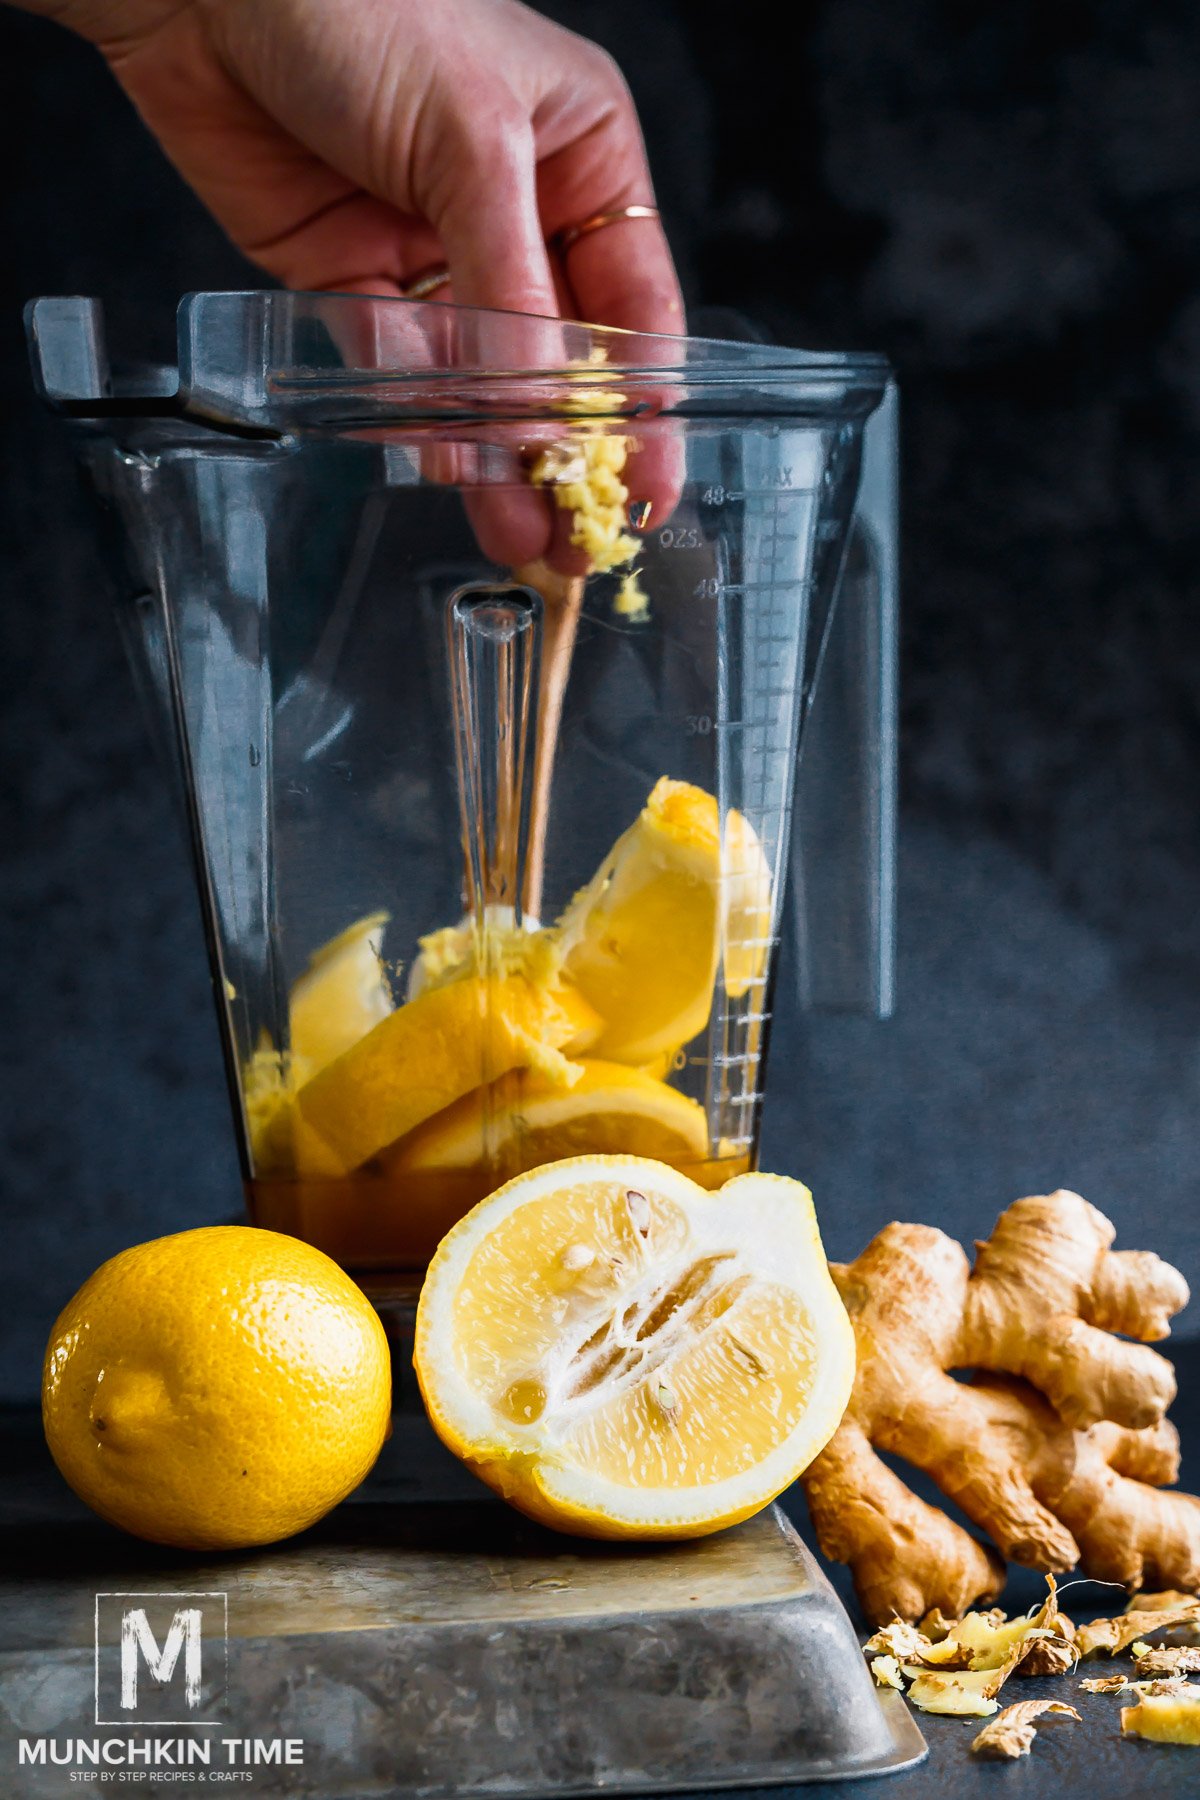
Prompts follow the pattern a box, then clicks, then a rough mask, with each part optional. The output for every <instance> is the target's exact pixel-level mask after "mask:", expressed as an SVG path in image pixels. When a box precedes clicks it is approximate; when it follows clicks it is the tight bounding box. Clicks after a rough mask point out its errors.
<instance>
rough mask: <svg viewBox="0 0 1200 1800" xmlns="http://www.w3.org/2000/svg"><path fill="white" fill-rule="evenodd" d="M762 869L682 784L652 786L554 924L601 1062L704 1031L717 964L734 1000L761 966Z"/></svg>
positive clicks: (641, 1054)
mask: <svg viewBox="0 0 1200 1800" xmlns="http://www.w3.org/2000/svg"><path fill="white" fill-rule="evenodd" d="M770 898H771V873H770V868H769V865H768V864H767V861H766V858H765V856H764V854H763V850H762V846H761V844H760V843H759V841H758V837H757V835H756V834H755V831H754V828H753V826H752V825H751V824H750V822H749V820H748V819H746V818H744V817H743V816H742V815H741V814H740V813H737V812H731V813H730V815H729V817H728V819H727V821H726V830H725V844H724V849H722V843H721V832H720V825H719V821H718V812H717V802H716V799H715V798H714V796H713V795H712V794H709V793H706V792H705V791H704V789H703V788H699V787H694V786H692V784H691V783H690V782H686V781H672V780H670V779H669V778H668V777H667V776H663V777H662V779H661V780H660V781H658V782H657V783H656V784H655V786H654V790H653V792H652V793H651V795H650V797H649V799H648V800H647V802H646V804H645V806H644V807H643V808H642V811H641V813H640V814H639V816H638V818H637V819H636V820H635V822H634V824H633V825H631V826H630V828H629V830H628V831H626V832H624V833H623V834H622V836H621V837H619V838H618V839H617V842H616V843H615V844H614V845H613V847H612V849H611V850H610V851H609V853H608V855H607V856H606V857H605V859H604V861H603V863H601V865H600V868H599V869H598V870H597V872H596V874H595V875H594V876H593V878H592V880H591V881H590V882H589V883H588V885H587V886H586V887H585V888H583V889H582V890H581V891H580V892H579V893H578V894H577V895H576V896H575V898H574V900H572V901H571V903H570V905H569V906H568V907H567V909H566V911H565V912H564V913H563V915H562V918H561V920H560V921H559V924H558V927H557V937H558V942H559V947H560V950H561V953H562V961H563V970H564V973H565V974H566V976H567V977H568V978H569V979H570V980H571V981H572V982H573V983H574V984H575V986H576V987H577V988H578V990H579V991H580V993H582V994H583V996H584V998H585V999H586V1000H588V1001H589V1002H590V1004H591V1005H592V1006H593V1007H594V1008H595V1009H596V1011H597V1012H598V1013H599V1014H600V1017H601V1018H602V1019H603V1021H604V1025H603V1029H602V1030H601V1032H600V1035H599V1037H598V1038H597V1039H596V1041H595V1042H594V1043H593V1044H592V1045H591V1046H590V1048H591V1050H592V1052H593V1053H594V1054H595V1055H596V1056H599V1057H602V1058H605V1059H610V1060H615V1061H617V1062H629V1063H652V1062H654V1061H655V1059H657V1058H658V1057H660V1056H661V1055H662V1054H663V1052H665V1051H670V1050H674V1049H675V1048H676V1047H677V1046H678V1045H680V1044H686V1043H687V1042H689V1040H690V1039H692V1038H694V1037H695V1036H696V1034H697V1033H698V1032H700V1031H702V1030H703V1029H704V1027H705V1025H706V1024H707V1023H708V1018H709V1014H710V1013H711V1011H712V1001H713V987H714V983H715V981H716V976H717V965H718V957H719V956H720V954H721V952H722V949H724V953H725V965H726V982H727V987H728V991H729V993H730V994H732V995H734V996H735V997H737V996H739V995H741V994H744V993H745V992H746V991H747V989H748V988H749V987H750V986H751V985H752V983H753V981H754V980H755V979H756V978H757V977H759V976H761V974H762V973H763V971H764V969H765V966H766V955H767V932H768V931H769V929H770Z"/></svg>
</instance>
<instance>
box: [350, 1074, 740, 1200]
mask: <svg viewBox="0 0 1200 1800" xmlns="http://www.w3.org/2000/svg"><path fill="white" fill-rule="evenodd" d="M580 1067H581V1068H582V1070H583V1073H582V1075H581V1076H580V1077H579V1080H578V1081H576V1082H575V1084H574V1085H573V1086H572V1087H569V1088H564V1087H563V1085H562V1083H561V1082H558V1083H556V1082H553V1081H550V1080H548V1079H547V1077H546V1076H545V1075H543V1074H540V1073H538V1072H536V1071H534V1070H521V1071H519V1072H516V1073H514V1074H511V1075H506V1076H505V1077H504V1079H503V1080H501V1081H496V1082H493V1083H492V1084H491V1086H490V1087H487V1088H478V1089H476V1090H475V1092H474V1093H472V1094H468V1095H467V1096H466V1097H465V1098H464V1099H462V1100H459V1101H458V1102H457V1103H456V1104H455V1105H454V1106H451V1107H448V1108H447V1109H446V1111H445V1112H443V1113H439V1114H438V1116H437V1118H436V1119H430V1121H429V1123H428V1124H427V1125H423V1126H422V1127H421V1128H420V1130H418V1131H415V1132H413V1133H412V1135H411V1136H410V1137H407V1138H405V1139H404V1141H403V1142H402V1143H400V1144H398V1145H397V1146H396V1148H395V1150H393V1151H390V1152H388V1153H386V1155H385V1156H384V1157H381V1158H380V1162H381V1164H382V1165H383V1166H384V1167H385V1168H386V1171H387V1173H388V1175H389V1176H393V1177H396V1178H400V1177H402V1176H404V1175H427V1174H432V1173H433V1172H434V1171H436V1170H442V1169H445V1170H459V1169H476V1168H486V1167H491V1168H494V1169H498V1170H502V1171H504V1172H505V1173H509V1174H515V1173H516V1171H517V1170H518V1169H520V1168H530V1167H534V1166H537V1165H538V1164H540V1163H545V1162H553V1161H555V1160H556V1159H557V1158H559V1157H564V1156H577V1155H579V1154H581V1153H582V1152H584V1151H592V1152H607V1151H618V1150H619V1151H623V1152H627V1153H628V1154H630V1155H633V1156H655V1157H659V1158H661V1159H662V1160H664V1161H670V1162H688V1161H695V1162H700V1161H702V1160H703V1159H704V1157H705V1156H707V1154H708V1127H707V1124H706V1121H705V1117H704V1108H703V1107H702V1106H699V1105H697V1103H696V1101H694V1100H689V1099H688V1097H687V1095H686V1094H681V1093H679V1092H678V1090H677V1089H675V1088H672V1087H668V1086H667V1084H666V1082H665V1081H657V1080H655V1079H654V1077H653V1076H651V1075H646V1074H643V1073H642V1071H641V1070H640V1069H627V1068H625V1067H624V1066H623V1065H622V1064H620V1063H610V1062H598V1061H594V1060H584V1061H583V1062H582V1063H581V1065H580Z"/></svg>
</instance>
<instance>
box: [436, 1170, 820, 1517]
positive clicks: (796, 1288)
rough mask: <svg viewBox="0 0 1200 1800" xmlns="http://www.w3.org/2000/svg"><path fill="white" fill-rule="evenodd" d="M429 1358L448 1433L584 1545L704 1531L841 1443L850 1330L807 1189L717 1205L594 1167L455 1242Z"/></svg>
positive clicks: (497, 1203) (534, 1192) (720, 1197)
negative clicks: (585, 1539)
mask: <svg viewBox="0 0 1200 1800" xmlns="http://www.w3.org/2000/svg"><path fill="white" fill-rule="evenodd" d="M414 1364H415V1367H416V1371H417V1378H418V1381H419V1382H420V1386H421V1393H422V1395H423V1397H424V1400H425V1405H426V1407H427V1409H428V1412H429V1416H430V1418H431V1420H432V1421H433V1424H434V1427H435V1429H436V1430H437V1432H438V1435H439V1436H440V1437H441V1439H442V1441H443V1442H444V1443H445V1444H446V1445H447V1446H448V1447H449V1448H450V1449H451V1450H452V1451H454V1453H455V1454H456V1455H457V1456H459V1457H460V1458H462V1460H463V1461H464V1462H465V1463H467V1464H468V1465H469V1466H470V1467H471V1468H472V1469H474V1471H475V1472H476V1474H478V1475H479V1476H481V1477H482V1479H483V1480H484V1481H485V1482H487V1483H488V1485H489V1486H491V1487H493V1488H495V1489H496V1490H497V1491H498V1492H499V1493H501V1494H503V1495H504V1497H505V1498H506V1499H508V1500H510V1501H511V1502H512V1503H513V1505H514V1506H517V1507H518V1508H520V1510H521V1511H522V1512H525V1513H528V1514H529V1515H530V1516H531V1517H533V1518H535V1519H540V1520H542V1521H543V1522H544V1523H546V1524H548V1525H551V1526H554V1527H557V1528H558V1529H559V1530H563V1531H572V1532H577V1533H579V1534H581V1535H583V1536H589V1537H613V1538H617V1537H628V1538H684V1537H698V1536H702V1535H703V1534H704V1533H706V1532H710V1531H715V1530H717V1529H719V1528H720V1527H721V1526H725V1525H732V1524H734V1523H736V1522H737V1520H739V1519H744V1518H747V1517H748V1516H749V1515H750V1514H751V1513H754V1512H757V1511H758V1509H759V1508H760V1507H762V1506H765V1505H766V1504H767V1502H768V1501H770V1500H771V1499H773V1498H774V1497H775V1495H776V1494H778V1493H779V1492H781V1490H782V1489H783V1488H785V1487H787V1486H788V1484H789V1483H790V1482H791V1481H793V1480H794V1479H795V1477H796V1476H797V1475H798V1474H799V1473H800V1472H801V1470H803V1469H804V1468H806V1467H807V1466H808V1464H809V1462H810V1461H811V1460H812V1458H813V1457H814V1456H816V1455H817V1453H818V1452H819V1451H820V1450H821V1449H822V1448H823V1447H824V1445H825V1444H826V1443H827V1442H828V1440H829V1438H830V1437H831V1436H832V1434H833V1432H834V1430H835V1428H836V1426H837V1424H838V1421H839V1419H840V1418H841V1415H842V1411H843V1409H844V1407H845V1406H846V1403H847V1401H848V1399H849V1396H850V1389H851V1385H852V1383H853V1379H854V1334H853V1331H852V1329H851V1326H850V1321H849V1319H848V1318H847V1316H846V1312H845V1309H844V1307H843V1305H842V1302H841V1300H840V1299H839V1297H838V1293H837V1290H836V1288H835V1287H834V1285H833V1281H832V1279H831V1277H830V1274H829V1270H828V1267H827V1265H826V1262H825V1256H824V1252H823V1251H822V1248H821V1239H820V1235H819V1233H818V1230H817V1221H816V1215H815V1213H814V1211H813V1204H812V1197H811V1195H810V1194H809V1192H808V1189H807V1188H805V1187H803V1186H802V1185H801V1184H800V1183H799V1182H798V1181H789V1180H787V1179H785V1178H783V1177H781V1176H775V1175H740V1176H737V1177H735V1178H734V1180H732V1181H730V1182H727V1183H726V1185H725V1186H724V1187H723V1188H720V1189H718V1190H717V1191H716V1192H710V1191H708V1190H706V1189H704V1188H701V1187H698V1186H697V1185H696V1184H695V1183H694V1182H692V1181H689V1180H688V1179H687V1177H686V1176H684V1175H681V1174H678V1173H677V1172H676V1171H675V1170H673V1169H669V1168H667V1167H666V1166H664V1165H663V1164H662V1163H658V1162H651V1161H649V1160H646V1159H644V1158H640V1157H627V1156H584V1157H573V1158H570V1159H569V1160H567V1161H565V1162H557V1163H550V1164H549V1165H547V1166H546V1167H545V1168H542V1169H537V1170H534V1171H533V1172H532V1173H530V1174H527V1175H521V1176H518V1178H517V1179H516V1180H515V1181H511V1182H509V1183H508V1184H507V1186H505V1187H502V1188H501V1189H499V1191H498V1192H497V1193H495V1194H493V1195H492V1196H491V1197H490V1198H489V1199H487V1200H484V1201H483V1202H482V1203H481V1204H480V1205H479V1206H477V1207H475V1208H474V1210H473V1211H472V1212H470V1213H468V1214H467V1215H466V1217H465V1218H464V1219H461V1220H460V1221H459V1223H458V1224H457V1225H456V1226H454V1228H453V1229H452V1230H451V1231H450V1232H449V1234H448V1235H447V1236H446V1237H445V1238H444V1239H443V1240H442V1243H441V1245H440V1246H439V1248H438V1251H437V1253H436V1255H435V1256H434V1259H433V1262H432V1263H431V1264H430V1268H429V1272H428V1274H427V1276H426V1278H425V1285H424V1287H423V1289H422V1291H421V1300H420V1306H419V1309H418V1313H417V1328H416V1343H415V1354H414Z"/></svg>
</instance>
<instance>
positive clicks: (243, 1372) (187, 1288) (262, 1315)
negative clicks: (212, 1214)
mask: <svg viewBox="0 0 1200 1800" xmlns="http://www.w3.org/2000/svg"><path fill="white" fill-rule="evenodd" d="M390 1413H391V1370H390V1363H389V1358H388V1345H387V1338H386V1337H385V1335H384V1331H383V1327H382V1325H381V1324H380V1323H379V1319H378V1318H377V1316H376V1314H375V1312H374V1311H373V1310H372V1308H371V1306H370V1304H369V1303H368V1301H367V1300H366V1299H365V1298H364V1296H363V1295H362V1293H361V1292H360V1291H359V1289H358V1288H357V1287H356V1286H355V1285H354V1283H353V1282H352V1281H351V1280H350V1277H349V1276H348V1275H346V1274H344V1273H343V1271H342V1270H341V1269H339V1267H338V1266H337V1264H336V1263H335V1262H332V1261H331V1260H330V1258H329V1257H327V1256H325V1255H323V1254H322V1252H321V1251H319V1250H314V1249H313V1248H312V1247H311V1245H308V1244H302V1243H300V1242H299V1241H298V1240H297V1239H296V1238H290V1237H284V1236H282V1235H281V1234H279V1233H278V1232H273V1231H258V1230H254V1229H252V1228H251V1227H250V1226H243V1225H217V1226H211V1227H208V1228H205V1229H201V1230H198V1231H181V1232H177V1233H176V1234H174V1235H173V1236H171V1237H163V1238H155V1239H154V1240H153V1241H152V1242H150V1243H148V1244H138V1245H136V1246H135V1247H134V1248H133V1249H131V1250H123V1251H122V1252H121V1254H120V1255H119V1256H114V1257H113V1258H112V1260H111V1261H110V1262H106V1263H105V1264H104V1265H103V1266H102V1267H101V1268H99V1269H97V1270H96V1273H95V1274H94V1275H93V1276H91V1277H90V1279H89V1280H87V1281H85V1282H84V1284H83V1286H82V1287H81V1288H80V1290H79V1292H78V1293H77V1294H76V1295H75V1298H74V1299H73V1300H72V1301H71V1302H70V1304H69V1305H68V1306H67V1307H66V1308H65V1309H64V1311H63V1312H62V1314H61V1315H60V1317H59V1319H58V1321H57V1323H56V1324H55V1326H54V1329H53V1331H52V1332H51V1334H50V1342H49V1345H48V1346H47V1349H46V1364H45V1369H44V1372H43V1377H42V1419H43V1422H44V1425H45V1429H46V1440H47V1442H48V1443H49V1445H50V1450H51V1454H52V1455H53V1457H54V1460H55V1462H56V1463H57V1464H58V1466H59V1468H60V1469H61V1471H62V1473H63V1475H64V1476H65V1477H66V1479H67V1481H68V1482H69V1483H70V1485H71V1486H72V1487H73V1488H74V1490H75V1492H76V1493H77V1494H78V1495H79V1497H80V1499H81V1500H85V1501H86V1502H87V1504H88V1505H89V1506H91V1507H93V1508H94V1509H95V1511H96V1512H98V1513H99V1514H100V1516H101V1518H104V1519H108V1520H109V1521H110V1522H111V1523H112V1524H114V1525H120V1526H122V1527H123V1528H124V1529H125V1530H126V1531H131V1532H133V1533H134V1535H135V1536H136V1537H142V1538H149V1539H150V1540H151V1541H152V1542H154V1543H159V1544H174V1545H177V1546H179V1547H180V1548H182V1549H188V1550H217V1549H241V1548H244V1547H246V1546H248V1545H251V1544H270V1543H274V1542H275V1541H276V1540H277V1539H279V1538H285V1537H290V1536H291V1535H292V1534H293V1532H297V1531H303V1530H304V1529H305V1527H306V1526H308V1525H312V1524H314V1523H315V1522H316V1521H317V1520H318V1519H319V1518H321V1517H322V1516H323V1515H324V1514H325V1513H327V1512H328V1511H329V1510H330V1508H331V1507H333V1506H336V1505H337V1503H338V1501H339V1500H343V1499H345V1497H346V1495H347V1494H348V1493H350V1492H351V1490H352V1489H353V1488H355V1487H357V1486H358V1484H359V1482H360V1481H361V1480H362V1479H363V1477H364V1476H365V1475H366V1474H367V1472H368V1470H369V1469H370V1468H371V1465H372V1464H373V1463H374V1461H375V1459H376V1457H377V1456H378V1455H379V1451H380V1448H381V1446H382V1444H383V1441H384V1438H385V1437H386V1436H387V1432H388V1422H389V1417H390Z"/></svg>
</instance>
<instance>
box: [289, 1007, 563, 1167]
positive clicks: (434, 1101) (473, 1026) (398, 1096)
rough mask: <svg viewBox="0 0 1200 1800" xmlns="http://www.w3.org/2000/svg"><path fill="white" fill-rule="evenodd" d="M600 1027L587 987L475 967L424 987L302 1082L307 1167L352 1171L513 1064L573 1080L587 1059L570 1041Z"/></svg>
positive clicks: (297, 1116)
mask: <svg viewBox="0 0 1200 1800" xmlns="http://www.w3.org/2000/svg"><path fill="white" fill-rule="evenodd" d="M594 1029H595V1021H594V1018H593V1016H592V1015H591V1012H590V1009H589V1008H588V1007H587V1006H586V1003H585V1002H583V1001H581V1000H580V999H579V997H578V996H577V995H575V994H572V993H570V992H567V991H563V992H561V993H558V994H556V993H555V992H552V991H551V990H550V989H549V988H545V987H540V986H537V985H535V984H534V983H533V982H530V981H527V980H526V979H525V978H524V977H523V976H519V975H513V976H506V977H495V978H490V979H484V978H482V977H479V976H465V977H463V978H462V979H461V980H458V981H454V982H451V983H450V984H449V985H448V986H446V987H442V988H435V989H432V990H431V991H430V992H428V993H424V994H419V995H418V996H417V998H416V999H415V1000H410V1001H409V1002H408V1003H407V1005H405V1006H401V1007H397V1009H396V1011H395V1012H393V1013H390V1014H389V1015H388V1017H387V1018H386V1019H383V1020H381V1021H380V1023H379V1024H378V1025H376V1026H375V1028H374V1030H372V1031H370V1032H368V1033H367V1035H366V1037H364V1038H360V1039H359V1041H358V1043H356V1044H353V1045H352V1046H351V1047H350V1049H349V1050H347V1051H345V1052H344V1053H343V1054H342V1055H341V1056H339V1057H338V1058H337V1060H336V1061H334V1062H332V1063H329V1064H328V1065H327V1066H326V1067H325V1068H324V1069H322V1070H321V1072H320V1073H319V1074H318V1075H315V1076H314V1077H313V1078H312V1080H311V1081H308V1082H306V1083H305V1085H304V1086H303V1087H302V1088H301V1089H300V1091H299V1093H298V1094H297V1095H296V1098H295V1102H294V1104H293V1106H292V1109H291V1116H290V1121H289V1123H290V1126H291V1136H292V1152H293V1157H294V1161H295V1166H296V1169H297V1172H298V1173H300V1174H309V1175H344V1174H348V1173H349V1171H350V1170H351V1169H356V1168H358V1167H359V1165H360V1164H361V1163H364V1162H366V1161H367V1160H368V1159H369V1158H371V1157H373V1156H375V1155H376V1154H377V1152H379V1151H380V1150H383V1149H385V1148H386V1147H387V1145H389V1144H394V1143H395V1142H396V1140H397V1139H398V1138H401V1137H403V1136H405V1135H406V1134H407V1133H408V1132H410V1131H413V1130H415V1128H416V1127H417V1126H418V1125H421V1124H423V1123H424V1122H425V1120H426V1119H430V1118H432V1117H433V1115H434V1114H435V1113H439V1112H441V1111H443V1109H444V1108H445V1107H447V1106H452V1105H453V1104H454V1102H455V1101H456V1100H460V1099H461V1098H462V1096H463V1095H464V1094H467V1093H469V1092H470V1091H471V1089H472V1088H475V1087H478V1086H480V1085H481V1083H484V1082H487V1081H494V1080H496V1079H498V1078H499V1077H500V1076H501V1075H504V1074H507V1073H508V1071H509V1070H510V1069H522V1068H536V1069H539V1070H541V1071H542V1073H543V1074H544V1075H546V1077H547V1078H548V1079H549V1080H550V1081H552V1082H559V1083H561V1084H562V1086H564V1087H569V1086H571V1085H572V1083H573V1082H575V1081H577V1080H578V1078H579V1067H578V1064H575V1063H572V1062H570V1061H569V1060H568V1058H567V1057H566V1056H564V1055H563V1054H562V1051H563V1048H564V1047H565V1046H569V1045H573V1044H574V1043H575V1042H577V1041H579V1040H580V1039H581V1038H582V1039H586V1038H587V1037H589V1036H590V1035H591V1034H592V1032H593V1031H594Z"/></svg>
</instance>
